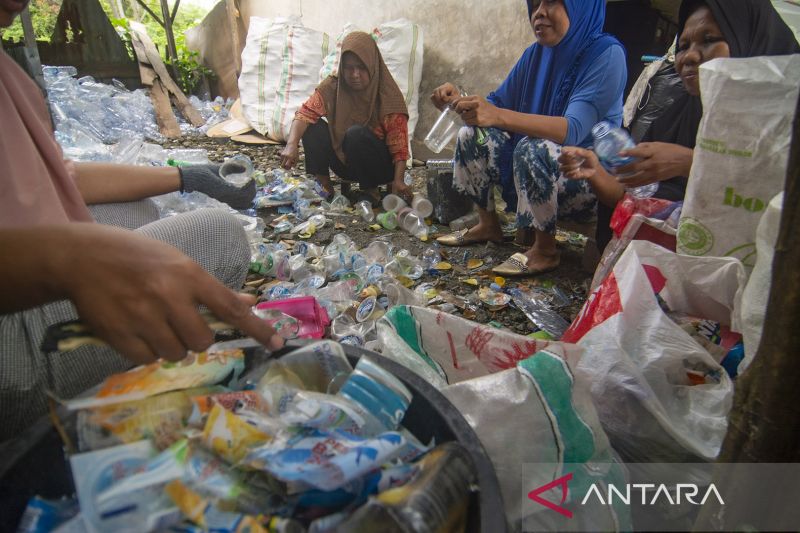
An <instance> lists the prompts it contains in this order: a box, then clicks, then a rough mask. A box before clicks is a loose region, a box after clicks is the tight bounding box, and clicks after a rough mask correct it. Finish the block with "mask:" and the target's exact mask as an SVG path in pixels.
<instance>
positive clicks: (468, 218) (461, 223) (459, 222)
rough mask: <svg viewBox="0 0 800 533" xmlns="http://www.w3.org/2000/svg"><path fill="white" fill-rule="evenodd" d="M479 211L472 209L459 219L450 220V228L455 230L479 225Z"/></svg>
mask: <svg viewBox="0 0 800 533" xmlns="http://www.w3.org/2000/svg"><path fill="white" fill-rule="evenodd" d="M478 221H479V219H478V212H477V211H471V212H469V213H467V214H466V215H464V216H461V217H458V218H457V219H455V220H453V221H452V222H450V229H451V230H453V231H458V230H462V229H465V228H471V227H472V226H477V225H478Z"/></svg>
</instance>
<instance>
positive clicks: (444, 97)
mask: <svg viewBox="0 0 800 533" xmlns="http://www.w3.org/2000/svg"><path fill="white" fill-rule="evenodd" d="M459 96H461V95H460V94H459V92H458V88H457V87H456V86H455V85H453V84H452V83H449V82H448V83H445V84H444V85H440V86H439V87H437V88H436V89H435V90H434V91H433V94H431V101H432V102H433V105H435V106H436V107H437V108H438V109H439V110H442V109H444V108H445V106H447V105H450V104H451V103H452V102H453V101H455V100H458V98H459Z"/></svg>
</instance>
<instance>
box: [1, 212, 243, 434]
mask: <svg viewBox="0 0 800 533" xmlns="http://www.w3.org/2000/svg"><path fill="white" fill-rule="evenodd" d="M121 209H122V210H121V211H116V212H115V210H114V209H110V208H109V209H105V208H104V209H93V214H94V215H95V216H96V217H105V216H106V215H110V216H107V217H106V218H104V220H114V221H117V222H127V223H128V224H126V225H130V223H132V222H133V221H135V220H140V221H141V220H143V219H145V218H146V217H147V213H148V210H149V207H148V202H131V203H130V204H125V205H124V207H122V208H121ZM137 210H142V211H141V212H139V213H137ZM136 231H138V232H140V233H142V234H144V235H147V236H149V237H152V238H155V239H158V240H160V241H163V242H166V243H169V244H172V245H173V246H175V247H176V248H178V249H180V250H181V251H183V252H184V253H185V254H186V255H188V256H189V257H191V258H192V259H194V260H195V261H196V262H197V263H199V264H200V265H201V266H202V267H203V268H204V269H205V270H206V271H207V272H209V273H211V274H212V275H214V276H215V277H216V278H217V279H219V280H220V281H221V282H222V283H224V284H225V285H227V286H228V287H231V288H233V289H239V288H241V286H242V284H243V283H244V278H245V276H246V274H247V268H248V265H249V260H250V248H249V244H248V241H247V236H246V234H245V232H244V229H243V227H242V225H241V223H240V222H239V220H238V219H237V218H236V217H234V216H232V215H230V214H228V213H226V212H224V211H221V210H218V209H200V210H197V211H193V212H190V213H184V214H181V215H176V216H174V217H170V218H166V219H163V220H157V221H155V222H151V223H149V224H146V225H144V226H142V227H140V228H139V229H138V230H136ZM76 318H77V314H76V312H75V308H74V307H73V306H72V304H71V303H70V302H67V301H61V302H55V303H51V304H48V305H44V306H41V307H37V308H34V309H30V310H28V311H22V312H19V313H14V314H10V315H4V316H0V357H2V361H3V363H2V372H0V441H2V440H5V439H7V438H10V437H13V436H14V435H15V434H16V433H18V432H19V431H20V430H21V429H22V428H24V427H25V426H27V425H29V424H30V423H32V422H33V421H34V420H35V419H36V418H38V417H39V416H41V415H43V414H45V413H46V411H47V399H46V398H47V397H46V394H45V390H47V389H50V390H52V391H53V392H54V393H55V394H56V395H57V396H59V397H63V398H69V397H72V396H74V395H76V394H78V393H80V392H82V391H83V390H85V389H87V388H89V387H91V386H93V385H95V384H97V383H98V382H99V381H101V380H102V379H103V378H105V377H107V376H108V375H110V374H112V373H115V372H120V371H122V370H125V369H126V368H129V367H130V366H131V364H130V363H129V362H128V361H127V360H126V359H124V358H122V357H121V356H120V355H119V354H117V353H116V352H115V351H114V350H111V349H110V348H102V347H97V346H87V347H82V348H79V349H77V350H74V351H72V352H69V353H55V354H47V355H45V354H42V353H41V351H40V350H39V345H40V344H41V341H42V337H43V336H44V332H45V330H46V328H47V326H49V325H52V324H55V323H57V322H63V321H66V320H74V319H76Z"/></svg>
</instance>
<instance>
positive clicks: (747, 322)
mask: <svg viewBox="0 0 800 533" xmlns="http://www.w3.org/2000/svg"><path fill="white" fill-rule="evenodd" d="M782 209H783V193H780V194H778V195H777V196H775V198H773V199H772V201H770V203H769V205H768V206H767V210H766V211H765V212H764V216H762V217H761V222H759V224H758V229H757V230H756V253H757V254H758V257H757V259H756V266H755V268H753V273H752V274H750V279H749V280H748V281H747V286H746V287H745V289H744V293H743V294H742V306H741V308H740V313H739V315H738V316H737V317H736V320H735V323H736V324H738V325H739V328H740V329H741V332H742V336H743V337H744V360H743V361H742V363H741V365H740V366H739V372H742V371H743V370H744V369H745V368H747V367H748V366H749V365H750V363H752V362H753V357H755V355H756V351H757V350H758V345H759V344H760V343H761V330H762V329H763V328H764V316H765V315H766V313H767V300H768V299H769V291H770V288H771V287H772V256H773V255H774V254H775V243H776V241H777V240H778V230H779V229H780V225H781V211H782Z"/></svg>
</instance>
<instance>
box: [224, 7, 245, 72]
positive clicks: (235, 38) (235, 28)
mask: <svg viewBox="0 0 800 533" xmlns="http://www.w3.org/2000/svg"><path fill="white" fill-rule="evenodd" d="M225 7H226V8H227V11H228V23H229V24H230V25H231V41H232V43H231V44H232V47H231V53H232V54H233V60H234V64H235V66H236V77H237V78H238V77H239V74H241V73H242V56H241V54H240V51H239V19H240V18H241V13H240V12H239V6H238V4H237V2H236V0H225Z"/></svg>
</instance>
